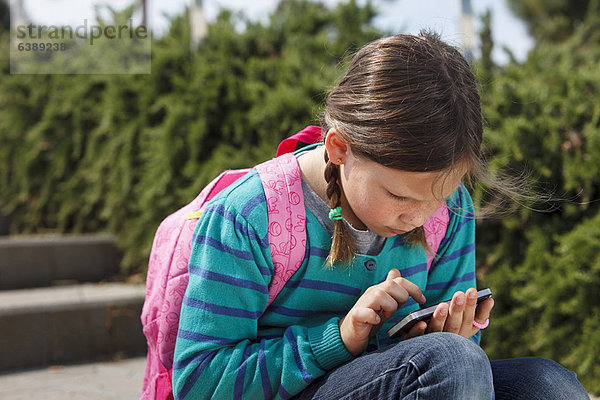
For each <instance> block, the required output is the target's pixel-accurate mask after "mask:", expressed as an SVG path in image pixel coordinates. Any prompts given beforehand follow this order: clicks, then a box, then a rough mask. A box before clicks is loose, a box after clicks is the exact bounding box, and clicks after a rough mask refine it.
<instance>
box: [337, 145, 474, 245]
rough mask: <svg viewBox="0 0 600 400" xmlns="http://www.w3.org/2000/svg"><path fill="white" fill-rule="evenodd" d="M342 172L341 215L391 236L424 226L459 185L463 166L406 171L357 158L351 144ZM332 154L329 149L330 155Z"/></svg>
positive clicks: (374, 230) (358, 227) (376, 231)
mask: <svg viewBox="0 0 600 400" xmlns="http://www.w3.org/2000/svg"><path fill="white" fill-rule="evenodd" d="M343 154H344V155H343V156H339V157H336V158H332V160H338V159H339V160H342V162H341V163H340V164H341V165H340V172H341V173H340V175H341V186H342V192H343V194H342V215H343V216H344V218H345V219H346V220H348V222H349V223H350V224H351V225H352V226H354V227H355V228H356V229H361V230H364V229H366V228H368V229H369V230H370V231H371V232H374V233H376V234H378V235H380V236H384V237H390V236H394V235H399V234H402V233H405V232H408V231H411V230H413V229H415V228H417V227H419V226H422V225H423V224H424V223H425V221H426V220H427V219H428V218H429V217H431V216H432V215H433V213H435V211H436V210H437V209H438V208H439V207H440V205H441V204H442V202H444V201H445V200H446V198H448V197H449V196H451V195H452V194H453V193H454V192H455V191H456V190H457V188H458V185H459V184H460V181H461V179H462V177H463V175H464V171H462V170H452V171H444V172H442V173H441V172H440V171H435V172H406V171H401V170H397V169H393V168H389V167H385V166H383V165H381V164H378V163H376V162H374V161H371V160H368V159H365V158H357V157H356V156H355V155H354V154H352V151H351V149H350V148H349V146H346V149H345V151H344V153H343ZM331 155H334V157H335V154H332V153H331V152H330V156H331Z"/></svg>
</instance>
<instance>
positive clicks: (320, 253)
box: [308, 247, 329, 258]
mask: <svg viewBox="0 0 600 400" xmlns="http://www.w3.org/2000/svg"><path fill="white" fill-rule="evenodd" d="M308 254H309V256H315V257H321V258H327V257H328V256H329V250H325V249H320V248H318V247H311V248H310V250H309V253H308Z"/></svg>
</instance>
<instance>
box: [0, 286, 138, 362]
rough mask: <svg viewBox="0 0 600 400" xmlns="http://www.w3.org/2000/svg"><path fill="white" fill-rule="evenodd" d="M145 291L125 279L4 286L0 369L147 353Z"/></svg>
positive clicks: (0, 301)
mask: <svg viewBox="0 0 600 400" xmlns="http://www.w3.org/2000/svg"><path fill="white" fill-rule="evenodd" d="M144 295H145V287H144V286H143V285H132V284H124V283H106V284H80V285H74V286H64V287H61V286H57V287H48V288H36V289H21V290H7V291H0V327H1V328H0V329H1V330H2V332H1V333H0V337H1V340H0V370H15V369H19V368H29V367H40V366H44V365H54V364H63V363H76V362H82V361H88V360H99V359H110V358H114V357H123V356H128V357H129V356H139V355H143V354H145V353H146V340H145V337H144V335H143V333H142V326H141V322H140V314H141V310H142V306H143V302H144Z"/></svg>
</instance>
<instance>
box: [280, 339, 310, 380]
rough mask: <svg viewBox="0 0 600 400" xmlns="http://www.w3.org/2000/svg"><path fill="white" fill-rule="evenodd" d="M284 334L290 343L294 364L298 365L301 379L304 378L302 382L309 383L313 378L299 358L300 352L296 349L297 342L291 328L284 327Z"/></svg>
mask: <svg viewBox="0 0 600 400" xmlns="http://www.w3.org/2000/svg"><path fill="white" fill-rule="evenodd" d="M284 336H285V338H286V339H287V340H288V342H289V343H290V348H291V349H292V353H293V354H294V360H295V361H296V366H297V367H298V370H299V371H300V374H301V375H302V379H304V382H306V383H311V382H312V381H313V379H314V378H313V377H312V376H311V375H310V373H309V372H308V371H307V370H306V368H305V366H304V364H303V363H302V359H301V358H300V352H299V351H298V343H296V338H295V337H294V334H293V333H292V330H291V329H286V331H285V335H284Z"/></svg>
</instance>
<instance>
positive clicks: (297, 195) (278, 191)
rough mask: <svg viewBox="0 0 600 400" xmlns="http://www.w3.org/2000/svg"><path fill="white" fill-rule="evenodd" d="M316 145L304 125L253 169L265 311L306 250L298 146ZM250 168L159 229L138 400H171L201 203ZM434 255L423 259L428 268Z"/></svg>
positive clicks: (430, 225) (225, 176) (433, 240)
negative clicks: (265, 269)
mask: <svg viewBox="0 0 600 400" xmlns="http://www.w3.org/2000/svg"><path fill="white" fill-rule="evenodd" d="M320 140H321V128H320V127H318V126H308V127H306V128H305V129H303V130H302V131H300V132H298V133H297V134H295V135H293V136H292V137H290V138H288V139H286V140H284V141H283V142H282V143H281V144H280V145H279V148H278V149H277V156H278V157H277V158H274V159H272V160H269V161H267V162H265V163H263V164H260V165H258V166H256V167H255V169H256V170H257V171H258V173H259V176H260V179H261V182H262V184H263V188H264V191H265V196H266V199H267V210H268V218H269V245H270V247H271V257H272V260H273V265H274V268H275V271H274V275H273V277H272V279H271V283H270V285H269V300H268V303H267V307H268V306H269V305H270V304H271V302H272V301H273V300H274V299H275V297H276V296H277V294H279V292H280V291H281V289H282V288H283V286H284V285H285V283H286V282H287V281H288V280H289V279H290V277H291V276H292V275H293V274H294V273H295V272H296V271H297V270H298V268H299V267H300V265H301V264H302V261H303V259H304V253H305V250H306V225H305V220H306V214H305V209H304V196H303V193H302V180H301V174H300V169H299V167H298V162H297V159H296V157H295V156H294V155H293V154H291V152H292V151H294V150H295V149H296V148H298V147H302V146H303V145H306V144H312V143H317V142H319V141H320ZM248 171H250V169H242V170H228V171H225V172H223V173H222V174H221V175H219V176H218V177H217V178H215V179H214V180H213V181H212V182H211V183H209V184H208V185H207V186H206V187H205V188H204V189H203V190H202V192H200V194H199V195H198V196H197V197H196V198H195V199H194V200H193V201H192V202H191V203H189V204H188V205H186V206H185V207H183V208H181V209H180V210H178V211H176V212H175V213H173V214H171V215H170V216H168V217H167V218H166V219H165V220H164V221H163V222H162V223H161V224H160V226H159V227H158V229H157V231H156V235H155V237H154V242H153V244H152V250H151V252H150V259H149V263H148V276H147V279H146V299H145V302H144V307H143V309H142V316H141V320H142V325H143V331H144V335H146V340H147V342H148V354H147V361H146V371H145V375H144V382H143V390H142V397H141V398H142V399H152V400H155V399H159V400H164V399H173V393H172V368H173V353H174V351H175V340H176V338H177V330H178V327H179V314H180V311H181V303H182V300H183V296H184V294H185V290H186V288H187V284H188V279H189V277H188V260H189V256H190V253H191V244H192V236H193V233H194V229H195V227H196V224H197V222H198V218H199V217H200V215H201V214H202V212H203V210H204V208H205V206H206V203H208V201H209V200H211V199H212V198H213V197H214V196H215V195H217V194H218V193H219V192H220V191H221V190H223V189H225V188H226V187H228V186H229V185H231V184H232V183H233V182H235V181H236V180H237V179H238V178H240V177H241V176H243V175H245V174H246V173H247V172H248ZM447 226H448V209H447V208H446V207H445V205H442V207H440V209H438V210H437V211H436V213H435V214H434V215H433V216H432V217H431V218H430V219H428V220H427V222H426V223H425V225H424V228H425V232H426V237H427V242H428V244H429V246H430V247H431V249H432V250H433V252H434V254H435V251H437V249H438V247H439V244H440V242H441V240H442V238H443V237H444V235H445V233H446V227H447ZM433 257H434V256H433V255H430V254H428V255H427V266H428V268H429V267H430V266H431V262H432V260H433Z"/></svg>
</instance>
